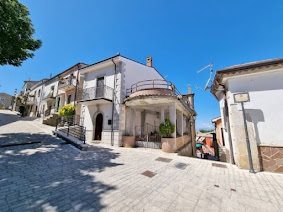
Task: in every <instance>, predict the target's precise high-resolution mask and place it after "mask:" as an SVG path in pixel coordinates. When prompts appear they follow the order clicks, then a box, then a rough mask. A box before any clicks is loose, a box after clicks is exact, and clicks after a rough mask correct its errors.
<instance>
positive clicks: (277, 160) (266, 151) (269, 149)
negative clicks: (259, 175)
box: [259, 146, 283, 172]
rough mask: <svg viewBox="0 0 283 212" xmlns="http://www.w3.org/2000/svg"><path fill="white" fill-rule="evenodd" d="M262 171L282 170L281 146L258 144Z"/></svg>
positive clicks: (282, 156)
mask: <svg viewBox="0 0 283 212" xmlns="http://www.w3.org/2000/svg"><path fill="white" fill-rule="evenodd" d="M259 152H260V162H261V166H262V169H263V171H270V172H283V147H279V146H278V147H277V146H259Z"/></svg>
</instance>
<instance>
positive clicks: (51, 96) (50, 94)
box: [43, 90, 55, 100]
mask: <svg viewBox="0 0 283 212" xmlns="http://www.w3.org/2000/svg"><path fill="white" fill-rule="evenodd" d="M43 99H45V100H48V99H55V96H54V90H50V91H49V92H48V93H44V94H43Z"/></svg>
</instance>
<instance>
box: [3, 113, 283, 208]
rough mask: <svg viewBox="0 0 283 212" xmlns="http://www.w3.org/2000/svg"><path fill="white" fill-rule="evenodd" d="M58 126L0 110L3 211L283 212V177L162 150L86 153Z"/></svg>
mask: <svg viewBox="0 0 283 212" xmlns="http://www.w3.org/2000/svg"><path fill="white" fill-rule="evenodd" d="M52 129H53V128H51V127H48V126H44V125H42V124H40V122H39V121H38V120H34V119H31V118H20V117H18V116H17V115H15V114H14V113H12V112H11V111H3V110H0V146H2V147H1V148H0V211H1V212H4V211H20V212H22V211H151V212H152V211H237V212H238V211H257V212H258V211H278V212H279V211H283V175H282V174H274V173H268V172H260V173H256V174H250V173H249V172H248V171H247V170H240V169H238V168H237V167H236V166H232V165H230V164H225V163H218V162H217V163H215V162H213V161H207V160H200V159H194V158H187V157H181V156H177V155H176V154H166V153H163V152H161V150H160V151H159V150H145V149H127V148H118V147H111V146H105V145H98V146H97V147H96V148H95V150H93V151H87V152H82V151H80V150H78V149H76V148H75V147H73V146H71V145H69V144H67V145H66V144H64V143H65V142H64V141H62V140H61V139H57V138H55V137H53V136H52V135H51V130H52ZM32 142H35V143H32ZM13 144H25V145H13ZM158 158H159V159H158ZM164 158H167V160H165V159H164ZM156 159H158V160H156ZM169 159H171V160H169ZM219 164H222V166H221V165H219ZM145 171H151V172H153V173H150V172H147V173H145V175H143V174H142V173H144V172H145ZM146 175H147V176H146Z"/></svg>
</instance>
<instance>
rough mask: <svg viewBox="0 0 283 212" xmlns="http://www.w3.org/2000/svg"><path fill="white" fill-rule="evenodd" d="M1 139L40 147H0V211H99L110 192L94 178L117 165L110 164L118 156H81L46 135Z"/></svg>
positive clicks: (102, 152) (97, 152) (99, 151)
mask: <svg viewBox="0 0 283 212" xmlns="http://www.w3.org/2000/svg"><path fill="white" fill-rule="evenodd" d="M2 136H3V137H2V138H3V139H7V140H13V139H15V138H19V139H22V141H28V140H37V141H38V140H40V141H41V142H42V143H41V144H31V145H24V146H13V147H6V148H0V170H1V172H0V188H1V192H0V211H11V210H16V211H100V210H101V209H103V208H104V207H105V206H106V205H105V202H104V203H103V202H102V198H103V196H104V195H106V194H109V193H110V192H113V191H114V190H115V189H116V188H115V186H111V185H107V184H106V183H105V182H101V181H99V180H97V176H96V175H97V174H98V173H99V172H103V171H105V169H106V168H109V167H116V166H121V165H123V164H119V163H113V162H111V159H115V158H117V157H119V154H118V153H115V152H113V150H112V149H109V148H102V147H96V149H94V151H91V152H81V151H80V150H77V149H75V148H74V147H71V146H70V145H63V144H64V142H62V140H60V139H57V138H55V137H53V136H51V135H47V134H32V135H30V134H26V133H11V134H2ZM2 138H1V139H2ZM101 174H102V173H101Z"/></svg>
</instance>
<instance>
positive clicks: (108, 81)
mask: <svg viewBox="0 0 283 212" xmlns="http://www.w3.org/2000/svg"><path fill="white" fill-rule="evenodd" d="M114 71H115V70H114V65H111V66H108V67H105V68H103V69H98V70H95V71H92V72H89V73H86V74H85V77H84V84H83V87H84V88H91V87H96V79H97V78H98V77H104V84H105V85H107V86H108V87H110V88H113V86H114Z"/></svg>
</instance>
